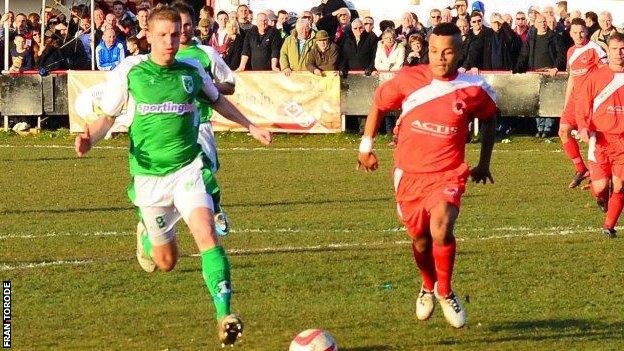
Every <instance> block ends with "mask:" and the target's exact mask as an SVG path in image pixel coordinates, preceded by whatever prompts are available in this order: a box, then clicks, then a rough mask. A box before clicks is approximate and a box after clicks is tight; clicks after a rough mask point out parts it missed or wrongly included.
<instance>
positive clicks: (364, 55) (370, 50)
mask: <svg viewBox="0 0 624 351" xmlns="http://www.w3.org/2000/svg"><path fill="white" fill-rule="evenodd" d="M376 52H377V38H376V36H374V35H370V33H366V32H364V33H362V37H361V38H360V42H359V43H356V41H355V36H354V35H353V33H352V32H347V34H346V35H345V38H344V40H343V41H342V45H341V49H340V53H341V55H342V57H341V60H340V65H339V69H340V71H341V72H343V73H346V72H349V71H359V70H363V71H365V72H367V73H370V72H372V71H374V70H375V53H376Z"/></svg>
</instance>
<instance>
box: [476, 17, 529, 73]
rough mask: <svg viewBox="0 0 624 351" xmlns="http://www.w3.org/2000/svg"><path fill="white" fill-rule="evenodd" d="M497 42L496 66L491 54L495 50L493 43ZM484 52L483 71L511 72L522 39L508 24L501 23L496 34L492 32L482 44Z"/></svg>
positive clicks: (516, 59)
mask: <svg viewBox="0 0 624 351" xmlns="http://www.w3.org/2000/svg"><path fill="white" fill-rule="evenodd" d="M496 40H498V45H499V48H498V50H497V51H498V54H499V56H498V64H495V62H493V57H492V52H493V51H494V50H496V49H497V48H496V43H495V41H496ZM484 44H485V51H484V53H483V67H482V69H484V70H490V71H491V70H504V71H512V70H513V69H514V68H515V67H516V63H517V61H518V55H519V54H520V50H522V39H520V36H519V35H518V34H516V33H514V31H513V30H512V29H511V27H510V26H509V24H507V23H503V25H502V27H501V29H500V30H499V31H498V33H496V32H494V31H492V33H491V36H489V38H488V40H487V41H486V42H485V43H484Z"/></svg>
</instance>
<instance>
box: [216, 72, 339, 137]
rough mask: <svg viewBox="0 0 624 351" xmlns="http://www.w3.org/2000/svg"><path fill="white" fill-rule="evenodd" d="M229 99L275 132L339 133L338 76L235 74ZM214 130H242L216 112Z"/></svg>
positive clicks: (297, 73) (258, 122)
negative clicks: (232, 91) (234, 82)
mask: <svg viewBox="0 0 624 351" xmlns="http://www.w3.org/2000/svg"><path fill="white" fill-rule="evenodd" d="M228 99H229V100H230V101H232V103H234V105H236V106H237V107H238V108H239V109H240V110H241V111H242V112H243V114H244V115H245V116H247V118H249V119H250V120H251V121H252V122H253V123H254V124H256V125H258V126H261V127H264V128H267V129H269V130H271V131H274V132H290V133H339V132H341V131H342V117H341V113H340V77H338V76H337V75H336V74H334V73H333V72H328V73H327V76H326V77H319V76H315V75H313V74H312V73H308V72H293V73H292V74H291V75H290V76H289V77H287V76H285V75H284V74H282V73H279V74H278V73H275V72H241V73H237V74H236V91H235V93H234V95H231V96H228ZM212 125H213V127H214V130H216V131H225V130H229V131H242V130H245V129H243V128H242V127H241V126H240V125H238V124H236V123H234V122H231V121H229V120H227V119H225V118H223V117H222V116H219V115H218V114H216V113H215V115H214V116H213V117H212Z"/></svg>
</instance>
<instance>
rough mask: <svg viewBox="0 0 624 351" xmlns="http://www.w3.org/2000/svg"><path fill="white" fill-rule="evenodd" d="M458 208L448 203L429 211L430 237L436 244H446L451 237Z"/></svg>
mask: <svg viewBox="0 0 624 351" xmlns="http://www.w3.org/2000/svg"><path fill="white" fill-rule="evenodd" d="M457 214H458V209H457V208H456V207H454V206H452V205H450V204H443V205H441V206H439V207H437V208H436V209H435V211H432V213H431V223H430V229H431V238H432V239H433V241H434V242H435V243H436V244H446V243H448V242H450V241H452V239H453V227H454V226H455V219H456V218H457Z"/></svg>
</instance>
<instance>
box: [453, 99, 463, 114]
mask: <svg viewBox="0 0 624 351" xmlns="http://www.w3.org/2000/svg"><path fill="white" fill-rule="evenodd" d="M452 109H453V112H454V113H455V114H456V115H463V114H464V110H466V102H465V101H464V100H459V99H458V100H455V101H454V102H453V106H452Z"/></svg>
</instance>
